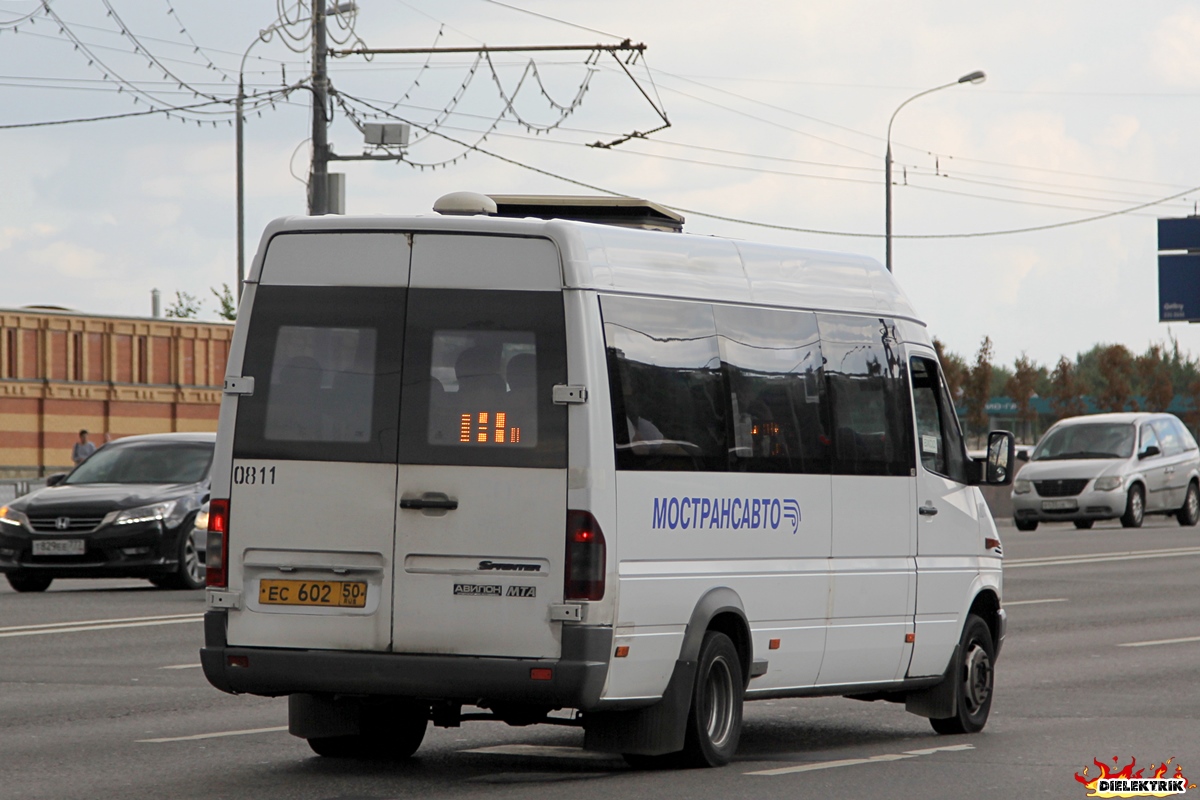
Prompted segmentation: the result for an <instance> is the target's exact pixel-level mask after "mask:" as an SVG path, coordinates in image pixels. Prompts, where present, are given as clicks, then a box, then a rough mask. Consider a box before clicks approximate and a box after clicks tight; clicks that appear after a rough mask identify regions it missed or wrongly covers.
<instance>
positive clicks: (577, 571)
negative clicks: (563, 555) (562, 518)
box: [563, 511, 607, 600]
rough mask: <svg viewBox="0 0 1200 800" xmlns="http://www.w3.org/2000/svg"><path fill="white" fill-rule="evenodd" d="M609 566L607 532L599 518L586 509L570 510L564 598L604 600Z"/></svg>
mask: <svg viewBox="0 0 1200 800" xmlns="http://www.w3.org/2000/svg"><path fill="white" fill-rule="evenodd" d="M606 568H607V565H606V560H605V547H604V533H603V532H602V531H601V530H600V525H599V523H597V522H596V518H595V517H593V516H592V515H591V514H589V513H588V512H586V511H568V512H567V560H566V568H565V570H566V577H565V579H564V582H563V598H564V599H566V600H600V599H602V598H603V597H604V576H605V571H606Z"/></svg>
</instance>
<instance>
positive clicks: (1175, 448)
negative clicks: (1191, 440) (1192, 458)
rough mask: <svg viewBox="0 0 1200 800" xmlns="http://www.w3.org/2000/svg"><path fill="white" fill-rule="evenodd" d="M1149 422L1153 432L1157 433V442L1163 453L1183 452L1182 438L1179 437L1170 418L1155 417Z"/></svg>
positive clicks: (1174, 453)
mask: <svg viewBox="0 0 1200 800" xmlns="http://www.w3.org/2000/svg"><path fill="white" fill-rule="evenodd" d="M1150 424H1151V425H1153V426H1154V432H1155V433H1156V434H1158V444H1159V447H1161V448H1162V451H1163V455H1168V456H1173V455H1178V454H1179V453H1182V452H1183V440H1182V439H1181V438H1180V437H1179V433H1178V432H1177V431H1176V430H1175V426H1174V425H1173V424H1172V423H1171V420H1166V419H1156V420H1154V421H1153V422H1151V423H1150Z"/></svg>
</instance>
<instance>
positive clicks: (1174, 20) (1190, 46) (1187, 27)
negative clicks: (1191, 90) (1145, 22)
mask: <svg viewBox="0 0 1200 800" xmlns="http://www.w3.org/2000/svg"><path fill="white" fill-rule="evenodd" d="M1150 40H1151V41H1150V52H1151V54H1152V55H1151V57H1150V67H1151V69H1152V70H1153V71H1154V72H1155V73H1156V74H1157V75H1158V77H1159V78H1161V79H1162V80H1163V81H1164V82H1166V83H1168V84H1170V85H1173V86H1189V87H1194V86H1196V85H1197V81H1198V76H1200V11H1196V10H1195V9H1191V8H1185V9H1183V10H1181V11H1179V12H1178V13H1176V14H1172V15H1171V16H1169V17H1167V18H1166V19H1164V20H1163V21H1162V22H1161V23H1160V24H1159V26H1158V28H1157V30H1155V31H1154V32H1153V33H1152V34H1151V35H1150Z"/></svg>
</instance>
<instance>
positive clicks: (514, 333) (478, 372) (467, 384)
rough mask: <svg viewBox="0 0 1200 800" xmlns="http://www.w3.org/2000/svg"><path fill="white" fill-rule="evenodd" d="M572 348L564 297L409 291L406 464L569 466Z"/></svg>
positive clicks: (403, 432)
mask: <svg viewBox="0 0 1200 800" xmlns="http://www.w3.org/2000/svg"><path fill="white" fill-rule="evenodd" d="M565 347H566V334H565V327H564V317H563V300H562V295H561V294H560V293H558V292H537V291H533V292H530V291H492V290H467V289H412V290H410V293H409V313H408V327H407V332H406V343H405V360H404V393H403V397H402V399H401V408H402V413H401V423H400V428H401V447H400V461H401V463H406V464H459V465H475V466H504V467H563V466H565V465H566V408H565V406H556V405H554V402H553V391H554V385H555V384H559V383H566V372H567V370H566V350H565Z"/></svg>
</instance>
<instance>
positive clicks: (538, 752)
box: [461, 744, 621, 761]
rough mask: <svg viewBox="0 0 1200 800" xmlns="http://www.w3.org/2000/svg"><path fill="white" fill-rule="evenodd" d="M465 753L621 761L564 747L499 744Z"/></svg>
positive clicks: (619, 758)
mask: <svg viewBox="0 0 1200 800" xmlns="http://www.w3.org/2000/svg"><path fill="white" fill-rule="evenodd" d="M461 752H463V753H484V754H486V755H496V756H532V757H538V758H578V759H586V760H588V761H613V760H616V761H620V760H621V757H620V756H617V755H613V754H612V753H597V752H594V751H592V750H582V749H580V748H578V747H566V746H563V745H536V744H499V745H495V746H494V747H474V748H471V749H470V750H463V751H461Z"/></svg>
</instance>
